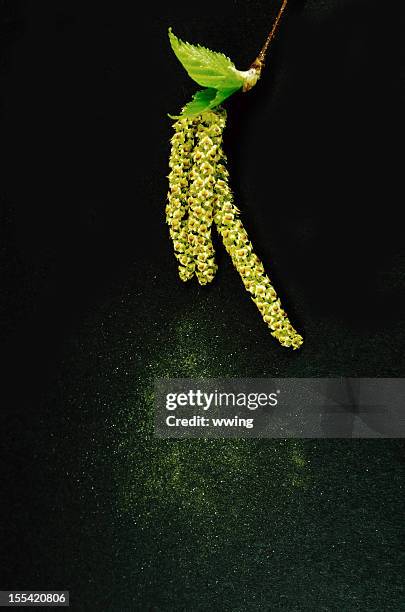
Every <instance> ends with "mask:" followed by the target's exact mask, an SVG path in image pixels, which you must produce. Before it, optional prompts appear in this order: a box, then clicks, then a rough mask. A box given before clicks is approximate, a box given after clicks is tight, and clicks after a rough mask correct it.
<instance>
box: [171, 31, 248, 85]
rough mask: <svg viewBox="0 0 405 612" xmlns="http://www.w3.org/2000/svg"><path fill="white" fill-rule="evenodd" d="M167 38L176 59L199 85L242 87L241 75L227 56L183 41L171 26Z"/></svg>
mask: <svg viewBox="0 0 405 612" xmlns="http://www.w3.org/2000/svg"><path fill="white" fill-rule="evenodd" d="M169 39H170V44H171V46H172V49H173V51H174V53H175V55H176V57H177V59H178V60H179V61H180V62H181V64H182V65H183V66H184V68H185V70H186V71H187V73H188V74H189V76H190V77H191V78H192V79H193V80H194V81H196V83H198V84H199V85H202V86H203V87H208V88H209V89H212V88H214V89H218V90H228V89H233V90H236V89H240V88H241V87H242V85H243V82H244V79H243V76H242V75H241V74H240V73H239V72H238V70H236V68H235V65H234V64H233V62H231V60H230V59H229V57H226V56H225V55H223V54H222V53H217V52H215V51H210V50H209V49H206V48H205V47H201V46H200V45H198V46H195V45H190V44H189V43H187V42H183V41H182V40H180V39H179V38H177V36H175V35H174V34H173V32H172V30H171V28H170V29H169Z"/></svg>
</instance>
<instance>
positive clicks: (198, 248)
mask: <svg viewBox="0 0 405 612" xmlns="http://www.w3.org/2000/svg"><path fill="white" fill-rule="evenodd" d="M225 124H226V111H225V110H224V109H223V108H221V107H217V108H216V109H215V111H207V112H205V113H203V114H202V115H200V116H198V117H196V118H195V119H194V120H193V121H192V120H187V119H182V120H180V121H178V122H176V124H175V130H176V134H175V135H174V137H173V139H172V154H171V166H170V167H171V168H172V172H171V173H170V175H169V181H170V191H169V203H168V205H167V208H166V212H167V222H168V224H169V226H170V234H171V237H172V239H173V242H174V248H175V253H176V257H177V259H178V260H179V262H180V266H179V273H180V277H181V278H182V280H188V279H189V278H191V277H192V276H193V274H194V273H195V274H196V276H197V279H198V281H199V283H200V284H202V285H205V284H206V283H208V282H210V281H211V280H212V279H213V277H214V275H215V271H216V264H215V258H214V247H213V245H212V241H211V225H212V222H213V221H214V222H215V225H216V227H217V230H218V233H219V234H220V236H221V238H222V240H223V243H224V246H225V248H226V250H227V252H228V253H229V255H230V256H231V259H232V263H233V265H234V267H235V268H236V270H237V271H238V273H239V275H240V277H241V279H242V282H243V284H244V286H245V288H246V290H247V291H248V292H249V293H250V294H251V297H252V300H253V301H254V302H255V304H256V306H257V308H258V309H259V311H260V314H261V315H262V317H263V320H264V322H265V323H266V324H267V325H268V327H269V328H270V330H271V334H272V335H273V336H274V337H275V338H276V339H277V340H278V341H279V342H280V344H281V345H282V346H285V347H291V348H293V349H297V348H299V347H300V346H301V345H302V343H303V339H302V336H301V335H300V334H299V333H298V332H296V330H295V329H294V327H293V326H292V325H291V323H290V321H289V319H288V317H287V315H286V313H285V311H284V310H283V308H282V307H281V303H280V300H279V298H278V297H277V293H276V291H275V289H274V287H273V285H272V283H271V281H270V279H269V277H268V276H267V274H266V273H265V270H264V267H263V264H262V262H261V261H260V259H259V258H258V257H257V255H256V254H255V253H254V251H253V246H252V243H251V242H250V240H249V237H248V235H247V232H246V230H245V228H244V227H243V224H242V221H241V220H240V211H239V210H238V208H237V207H236V206H235V204H234V202H233V195H232V191H231V189H230V186H229V174H228V171H227V169H226V165H225V164H226V157H225V154H224V153H223V150H222V134H223V130H224V128H225Z"/></svg>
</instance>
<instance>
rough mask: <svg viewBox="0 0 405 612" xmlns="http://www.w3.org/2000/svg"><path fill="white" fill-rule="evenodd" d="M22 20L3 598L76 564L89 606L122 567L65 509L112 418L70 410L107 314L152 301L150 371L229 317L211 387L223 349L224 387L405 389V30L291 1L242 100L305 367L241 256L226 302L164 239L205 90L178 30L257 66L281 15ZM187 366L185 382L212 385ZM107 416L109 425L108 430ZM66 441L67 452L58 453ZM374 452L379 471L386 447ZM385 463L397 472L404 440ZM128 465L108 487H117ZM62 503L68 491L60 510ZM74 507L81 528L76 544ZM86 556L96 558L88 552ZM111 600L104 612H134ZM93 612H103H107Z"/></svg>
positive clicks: (10, 202)
mask: <svg viewBox="0 0 405 612" xmlns="http://www.w3.org/2000/svg"><path fill="white" fill-rule="evenodd" d="M383 8H384V10H386V6H385V5H384V7H383ZM1 10H2V23H1V27H2V54H1V91H2V93H1V99H2V128H1V139H2V144H3V150H4V152H5V160H4V161H3V165H2V187H1V191H2V196H1V212H0V214H1V217H0V222H1V258H2V261H1V274H2V298H1V313H0V316H1V319H0V326H1V339H2V343H3V349H4V355H5V357H6V365H5V368H4V369H3V382H2V389H3V393H2V395H3V400H2V407H1V417H0V418H1V427H2V429H1V435H2V446H3V450H5V451H6V457H5V462H3V464H2V465H3V468H2V473H3V474H2V475H3V477H4V479H5V485H6V486H5V489H4V491H5V492H4V497H3V498H2V499H5V500H6V503H5V504H4V506H3V510H5V511H6V520H4V521H3V523H2V534H1V537H2V540H3V543H4V545H2V547H1V548H2V555H3V559H2V575H3V576H4V579H3V580H4V586H2V587H1V588H20V586H21V588H53V586H55V588H56V587H59V588H66V587H65V586H64V585H66V584H67V583H69V584H72V583H74V582H75V578H74V576H75V567H80V572H81V574H82V576H85V578H83V584H86V585H87V586H86V588H87V587H88V584H89V582H88V581H89V580H90V582H91V578H89V576H92V575H93V576H95V575H97V573H99V575H100V576H101V575H103V570H102V569H101V568H102V567H105V566H106V565H105V564H106V562H105V560H103V559H104V557H103V555H102V554H101V553H100V555H99V556H97V555H98V553H97V554H96V553H95V552H94V551H93V549H92V548H91V547H92V544H89V548H88V549H87V548H86V551H87V552H85V553H83V551H82V550H81V549H80V546H79V544H77V540H75V535H74V534H73V535H72V531H73V532H74V530H75V525H77V521H79V520H80V521H83V520H89V522H90V519H89V517H87V519H83V515H82V514H81V513H80V511H79V510H78V509H77V508H76V510H73V511H71V514H69V512H70V510H66V507H65V506H64V504H66V503H67V500H68V498H69V497H70V496H72V499H73V500H75V503H77V505H79V504H80V500H82V497H81V495H82V494H81V493H80V494H79V489H80V486H81V485H77V487H75V485H74V483H73V484H71V485H70V486H69V487H68V486H67V485H66V483H64V480H63V478H64V475H65V468H66V466H67V465H68V464H69V465H71V464H72V463H73V462H74V459H72V456H73V455H74V454H75V453H76V452H77V453H79V454H80V452H81V449H82V448H83V447H84V446H85V444H86V443H87V442H88V439H87V438H86V436H84V434H80V431H81V429H80V428H81V427H82V426H83V427H84V425H83V423H84V424H86V423H87V422H88V421H87V420H86V419H90V417H89V413H88V412H86V411H84V413H81V412H80V411H81V408H82V404H80V402H79V400H78V399H77V398H78V397H79V396H78V395H77V396H76V399H77V402H76V404H75V403H74V400H72V401H73V404H71V405H70V408H69V401H70V400H69V401H67V400H66V397H67V393H70V394H71V395H72V397H74V394H75V391H76V392H77V393H79V392H78V391H77V389H78V386H77V385H78V384H79V383H78V382H77V381H79V380H81V377H83V378H86V380H88V381H92V380H96V378H97V375H96V374H95V371H96V368H97V366H96V362H93V361H92V360H91V359H90V357H89V358H88V361H86V357H83V360H84V361H83V363H84V364H86V367H87V368H88V370H86V371H85V370H83V369H82V370H80V368H79V366H77V372H76V371H75V373H74V374H72V372H73V371H74V368H75V365H76V362H75V360H76V357H74V356H72V355H77V354H80V355H86V354H87V355H90V352H89V349H88V342H87V344H86V342H84V344H82V343H81V340H80V338H83V333H84V332H83V328H86V326H88V321H89V320H97V317H99V316H100V312H103V313H104V314H105V316H106V317H108V316H109V314H108V313H109V312H110V310H111V312H114V313H117V312H119V310H120V303H121V304H122V306H121V310H122V311H124V310H125V312H129V310H128V308H129V307H128V304H132V307H131V309H130V313H131V316H128V317H127V318H124V319H120V321H121V323H122V324H123V327H122V329H121V332H120V333H121V334H122V336H125V335H127V334H129V333H133V334H135V335H136V337H137V338H138V342H139V346H142V347H143V348H144V350H145V352H146V353H147V351H148V347H153V346H154V345H155V344H158V342H159V338H160V337H161V336H160V335H159V334H161V333H162V332H161V329H165V326H168V327H167V329H168V331H167V334H166V336H165V339H164V340H165V342H167V343H168V346H170V343H171V341H172V337H171V331H170V330H171V327H170V321H171V320H172V319H173V317H176V316H179V315H181V313H183V312H186V311H187V310H188V309H189V308H190V307H191V308H197V309H198V308H199V305H201V306H200V311H199V312H200V317H202V318H204V317H206V319H207V320H211V319H212V320H213V321H214V319H215V323H212V325H213V331H212V336H211V333H210V329H209V327H207V325H206V326H205V327H203V334H204V338H202V339H201V347H202V350H204V351H205V353H206V356H204V358H202V362H201V363H203V365H204V367H205V370H204V369H203V368H202V369H201V373H202V375H205V374H204V373H207V372H208V375H209V373H210V372H211V373H212V369H211V370H210V367H209V353H210V350H211V349H212V346H211V343H212V342H214V343H215V341H214V337H215V338H219V341H218V342H219V343H221V342H222V343H223V346H224V347H226V350H227V351H228V352H229V354H230V355H231V356H230V357H229V361H228V362H226V361H225V364H226V367H225V366H224V368H223V369H222V370H221V367H219V366H218V369H217V370H216V374H219V375H221V374H223V375H225V376H226V375H228V376H232V375H233V376H271V375H279V376H289V375H291V376H332V377H339V376H345V375H347V376H403V375H404V362H403V343H404V342H403V341H404V328H403V324H402V320H401V319H402V318H403V316H402V313H403V310H404V299H403V298H404V288H403V283H402V280H401V279H402V278H403V250H402V243H403V239H402V234H403V232H402V231H401V228H400V227H399V224H398V222H397V221H396V220H395V216H394V213H393V212H392V210H393V209H395V207H398V206H400V205H401V201H402V198H401V195H400V191H399V179H398V177H399V161H400V160H399V156H398V137H397V134H398V130H399V121H400V119H399V112H398V107H397V104H398V102H397V90H396V86H395V81H394V77H395V74H394V71H396V61H395V60H396V57H397V53H398V51H397V48H396V45H395V36H394V34H396V30H395V28H396V24H397V15H396V12H395V10H394V7H393V6H391V5H390V10H389V11H388V12H387V13H383V10H382V4H381V2H372V1H365V0H364V1H362V0H351V1H349V0H347V1H340V2H339V1H337V0H336V1H334V0H330V1H322V0H312V1H307V2H304V1H303V2H299V1H298V0H295V1H291V3H290V6H289V8H288V11H287V13H286V15H285V17H284V18H283V23H282V26H281V29H280V32H279V34H278V35H277V39H276V41H275V42H274V44H273V46H272V49H271V53H270V56H269V60H268V65H267V66H266V70H265V72H264V74H263V77H262V79H261V81H260V82H259V84H258V85H257V86H256V87H255V88H254V89H253V90H252V91H251V92H250V93H248V94H237V95H235V96H234V97H233V98H232V99H231V100H230V101H229V102H228V103H227V109H228V126H227V131H226V136H225V148H226V151H227V154H228V158H229V167H230V173H231V177H232V185H233V189H234V192H235V196H236V203H237V205H238V206H239V207H240V208H241V210H242V216H243V219H244V222H245V225H246V227H247V229H248V231H249V235H250V236H251V239H252V241H253V244H254V245H255V248H256V250H257V252H258V254H259V255H260V256H261V257H262V259H263V261H264V263H265V267H266V269H270V272H271V276H272V278H273V279H274V281H275V285H276V288H277V289H278V290H279V292H280V295H281V298H282V301H283V303H284V305H285V306H286V309H287V311H288V313H289V314H290V318H291V319H292V321H293V322H294V323H295V325H296V327H297V328H298V329H299V330H300V331H302V332H303V335H304V340H305V344H304V347H303V349H302V351H300V352H299V353H297V352H294V353H292V352H290V351H288V350H286V349H282V348H281V347H279V346H278V345H277V344H276V342H275V341H274V340H273V339H272V338H271V336H270V334H269V333H268V330H267V329H266V328H265V326H264V325H263V323H262V322H261V320H260V317H259V315H258V313H257V311H256V309H255V307H254V305H253V304H252V303H251V302H250V300H249V298H248V296H247V295H246V293H245V292H244V290H243V287H242V285H241V283H240V282H239V279H238V278H237V275H236V273H235V272H234V271H233V270H232V267H231V264H230V263H229V261H228V258H227V256H226V254H225V253H224V251H223V249H222V248H221V247H220V245H218V251H219V253H218V261H219V265H220V271H219V273H218V278H217V279H216V280H215V282H214V284H213V286H212V287H209V288H206V289H203V290H201V289H200V288H198V287H195V286H190V287H189V286H184V285H183V284H182V283H180V281H178V280H177V278H176V265H175V260H174V257H173V256H172V253H171V244H170V241H169V239H168V232H167V227H166V226H165V223H164V207H165V198H166V192H167V179H166V175H167V173H168V154H169V139H170V136H171V125H170V119H169V118H168V117H167V113H174V114H176V112H178V111H179V109H180V108H181V106H182V105H183V104H184V103H185V102H186V101H188V100H189V99H190V98H191V96H192V94H193V93H194V91H195V84H193V83H192V81H191V80H190V79H189V77H188V76H187V75H186V73H185V72H184V71H183V69H182V67H181V66H180V64H179V63H178V61H177V60H176V58H175V57H174V55H173V54H172V52H171V50H170V47H169V44H168V38H167V28H168V27H169V26H172V27H173V30H174V32H175V33H176V34H177V35H178V36H179V37H180V38H182V39H184V40H188V41H189V42H194V43H202V44H204V45H206V46H207V47H209V48H211V49H215V50H220V51H222V52H224V53H226V54H227V55H229V56H230V57H231V58H232V59H233V60H234V62H235V64H236V66H237V67H239V68H241V69H246V68H247V67H248V66H249V64H250V62H251V61H252V60H253V59H254V57H255V56H256V54H257V52H258V50H259V48H260V47H261V44H262V42H263V41H264V39H265V37H266V34H267V31H268V30H269V26H270V24H271V23H272V21H273V19H274V16H275V14H276V11H277V3H275V2H258V1H257V2H256V1H249V2H239V1H230V0H229V1H221V2H218V1H217V2H210V1H205V2H204V3H191V2H187V3H186V2H171V3H165V4H164V6H161V7H159V6H158V5H157V4H156V3H147V4H145V5H143V6H142V10H141V9H140V8H139V7H138V5H135V4H134V3H118V4H117V3H115V4H114V3H103V2H97V3H90V2H87V3H86V2H73V1H69V2H67V1H66V2H63V1H60V0H58V1H55V2H49V3H48V2H40V3H30V2H22V1H16V2H3V3H2V4H1ZM137 296H138V297H139V296H141V298H139V299H135V298H136V297H137ZM124 323H125V324H124ZM86 329H87V328H86ZM91 329H93V328H91V326H90V331H88V334H89V335H91V333H92V332H91ZM214 332H215V333H214ZM192 333H193V332H192ZM215 334H217V335H215ZM78 338H79V340H78ZM192 338H193V341H194V340H195V339H196V338H197V341H198V338H199V336H198V334H197V333H195V334H194V335H192ZM75 343H76V344H75ZM72 344H74V346H75V350H76V353H75V352H74V351H73V350H72V348H71V346H72ZM215 346H217V345H215ZM86 347H87V348H86ZM183 349H184V351H186V350H187V346H186V345H184V346H183ZM140 350H141V349H140ZM86 351H87V353H86ZM224 351H225V349H224ZM140 354H141V353H140ZM207 355H208V356H207ZM216 357H217V356H216V352H215V347H214V349H212V360H215V359H216ZM145 359H146V357H145ZM73 362H75V363H73ZM78 363H79V364H80V363H81V362H80V359H79V360H78ZM174 363H175V364H180V366H179V367H178V368H177V369H176V367H174V369H172V370H171V372H170V374H171V375H172V376H175V375H178V376H182V375H187V374H190V371H189V370H187V368H186V367H185V366H184V368H182V367H181V361H180V362H176V361H175V362H174ZM89 364H90V365H89ZM231 364H232V365H231ZM207 368H208V369H207ZM197 371H198V370H197ZM157 373H158V374H160V372H159V371H157ZM192 373H193V374H195V373H196V372H195V371H193V372H192ZM55 381H59V382H58V384H59V386H58V384H57V383H55ZM60 381H62V383H61V382H60ZM89 384H90V383H89ZM92 388H93V389H94V388H96V385H95V384H94V385H93V387H92ZM119 388H120V387H119V386H118V387H117V389H119ZM66 389H68V392H67V391H66ZM69 398H70V395H69ZM83 401H84V400H83ZM79 404H80V408H79ZM72 406H73V407H72ZM93 408H94V406H93ZM69 409H70V410H71V411H72V415H73V416H72V415H71V416H70V417H68V416H66V414H67V411H69ZM82 414H84V416H80V415H82ZM103 414H104V413H102V411H101V412H100V413H98V412H97V410H96V409H95V408H94V411H93V412H92V416H91V419H92V422H93V421H94V422H97V420H98V419H101V420H102V418H103ZM69 418H70V419H73V421H72V420H71V421H70V422H69ZM72 423H73V424H74V425H75V426H77V427H78V429H79V434H78V435H77V436H76V433H77V430H76V431H73V432H72V429H71V426H72ZM55 431H58V432H59V434H57V435H59V436H60V439H62V437H66V440H67V442H66V444H65V443H64V442H60V443H59V446H58V444H56V447H55V446H54V442H52V439H51V438H52V436H53V435H54V432H55ZM60 432H62V433H60ZM100 435H101V438H102V439H104V438H103V436H104V433H101V434H100ZM58 439H59V438H58ZM64 444H65V445H64ZM325 444H326V443H325ZM75 445H77V447H76V446H75ZM55 448H56V449H57V453H58V457H59V458H58V460H57V461H56V462H55V466H56V467H53V468H52V469H51V468H49V465H50V464H51V462H52V457H53V456H54V455H53V454H54V453H55ZM324 448H325V449H326V446H325V447H324ZM336 448H337V447H336ZM363 448H365V447H363ZM368 448H369V450H368V451H367V453H369V454H367V457H368V458H370V457H372V456H373V453H374V450H373V449H374V448H375V447H373V448H371V447H368ZM380 448H381V449H382V450H381V452H382V454H383V455H386V456H388V457H389V458H392V461H393V462H395V461H397V459H398V453H399V452H400V447H399V446H395V443H394V442H392V443H388V442H387V443H386V446H384V448H382V447H380ZM61 449H62V450H61ZM328 449H329V447H328ZM63 452H66V459H64V456H63ZM325 452H326V450H325ZM328 452H329V451H328ZM390 460H391V459H388V460H387V461H388V462H389V461H390ZM107 463H108V462H106V464H104V463H103V466H104V467H103V468H100V470H101V471H100V472H99V473H98V477H99V479H100V482H108V477H109V476H108V469H107V467H106V465H107ZM77 469H79V468H77ZM105 470H107V472H106V471H105ZM106 473H107V476H106ZM105 486H106V487H107V489H108V486H109V485H107V484H106V485H105ZM49 490H53V491H56V493H54V497H53V501H52V502H50V501H49V498H48V495H49ZM104 493H105V492H104ZM379 494H380V495H381V497H382V499H383V498H384V489H383V485H382V488H381V489H380V490H379ZM104 497H105V495H104ZM55 499H56V501H55ZM97 503H98V502H97ZM359 505H360V506H361V501H360V502H359ZM55 508H58V512H62V515H61V516H65V517H66V516H67V515H68V516H69V517H70V518H69V526H68V525H67V524H65V523H64V526H63V529H64V530H65V540H63V539H62V542H61V543H59V544H56V543H55V539H54V536H55V534H56V533H57V526H58V520H59V519H58V518H57V516H56V514H55V512H56V510H55ZM97 509H99V506H98V505H97V504H96V506H95V508H94V509H93V510H92V512H94V513H95V514H91V513H90V514H91V521H92V520H93V518H94V516H95V515H96V514H97ZM99 510H100V509H99ZM102 511H103V510H102V509H101V510H100V512H102ZM104 511H105V509H104ZM75 512H76V514H75ZM63 513H65V514H63ZM66 513H68V514H66ZM61 520H62V522H63V520H65V519H61ZM94 520H96V519H94ZM75 521H76V522H75ZM47 524H50V525H51V526H50V528H49V533H48V532H47V530H46V525H47ZM89 529H90V527H89ZM66 534H68V535H66ZM76 535H77V534H76ZM99 535H100V534H99V533H98V536H99ZM117 537H118V539H119V537H120V536H117ZM70 538H72V540H71V539H70ZM105 538H106V539H105V541H103V546H104V547H105V549H108V550H110V548H109V547H110V545H111V543H110V542H109V541H108V542H107V536H105ZM90 540H91V539H90ZM72 541H73V542H75V546H76V547H78V548H74V546H73V544H72V549H70V548H69V546H70V544H69V543H70V542H72ZM66 542H68V543H66ZM44 550H45V551H49V558H46V555H45V557H44ZM77 550H79V553H77ZM111 550H112V549H111ZM66 551H68V552H66ZM75 551H76V552H75ZM38 554H39V555H40V560H39V561H38V560H37V561H36V562H35V563H34V564H32V563H31V561H30V559H31V558H32V556H33V555H36V558H37V559H38ZM65 554H67V555H68V556H69V555H70V556H69V559H71V560H70V562H69V563H70V565H69V572H70V573H66V572H67V570H66V571H65V573H64V570H63V567H64V566H63V561H62V558H63V555H65ZM106 554H107V553H106ZM108 554H109V553H108ZM111 554H112V553H111ZM41 555H42V557H41ZM55 558H57V559H58V560H57V561H55ZM54 563H56V569H55V572H54V574H52V567H53V564H54ZM75 564H76V565H75ZM107 565H108V564H107ZM72 576H73V578H72ZM94 579H95V580H96V582H97V578H94ZM86 580H87V582H86ZM119 580H121V581H122V583H124V582H125V577H121V578H120V579H119ZM79 582H80V581H79ZM2 583H3V581H2ZM83 584H81V588H82V589H83V592H86V588H85V587H84V586H83ZM77 588H80V587H77ZM163 588H166V587H164V585H163V586H162V589H163ZM76 592H77V591H76ZM93 595H94V594H93ZM158 599H159V598H158ZM102 601H104V603H103V604H100V606H101V607H99V608H98V609H117V610H118V609H120V608H119V606H117V607H115V608H114V606H113V605H112V604H111V603H108V605H107V604H106V603H105V601H107V600H106V599H103V600H102ZM141 601H142V607H141V608H139V609H145V608H144V606H146V605H150V606H152V605H153V602H154V601H155V600H154V599H153V597H152V596H150V594H148V595H147V596H146V595H145V599H144V600H143V599H142V598H141ZM145 602H146V603H145ZM341 603H342V602H340V601H339V602H338V603H337V604H336V605H337V606H338V607H339V606H340V608H341ZM380 603H381V602H380ZM108 606H110V607H108ZM353 606H354V604H353ZM382 607H383V608H384V601H383V602H382ZM77 609H79V606H77ZM80 609H81V608H80ZM83 609H93V608H92V607H91V604H90V603H89V602H88V603H87V605H84V607H83ZM123 609H127V608H123ZM128 609H129V608H128ZM133 609H138V608H136V606H135V604H134V608H133ZM156 609H160V608H159V607H158V608H156ZM161 609H175V608H173V607H170V606H169V607H166V608H165V607H164V605H162V608H161ZM196 609H200V608H196ZM201 609H203V608H201ZM246 609H250V608H246ZM251 609H252V610H253V609H260V608H254V607H252V608H251ZM275 609H276V608H275ZM291 609H295V608H291ZM331 609H335V608H331ZM347 609H352V608H349V607H347ZM353 609H355V608H354V607H353ZM380 609H381V606H380Z"/></svg>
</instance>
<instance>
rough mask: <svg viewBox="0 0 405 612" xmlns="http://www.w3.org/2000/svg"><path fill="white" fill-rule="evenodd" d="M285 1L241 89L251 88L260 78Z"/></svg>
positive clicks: (285, 0) (285, 4)
mask: <svg viewBox="0 0 405 612" xmlns="http://www.w3.org/2000/svg"><path fill="white" fill-rule="evenodd" d="M287 1H288V0H283V3H282V5H281V7H280V10H279V11H278V14H277V17H276V19H275V21H274V23H273V27H272V28H271V30H270V32H269V35H268V37H267V38H266V41H265V43H264V45H263V47H262V48H261V50H260V52H259V55H258V56H257V57H256V59H255V60H254V62H253V63H252V64H251V65H250V68H249V70H248V71H247V73H250V76H249V78H247V79H246V80H245V84H244V86H243V91H249V90H250V89H252V87H253V86H254V85H256V83H257V81H258V80H259V78H260V75H261V72H262V70H263V67H264V64H265V60H266V54H267V50H268V48H269V46H270V43H271V42H272V40H273V38H274V36H275V34H276V32H277V29H278V26H279V25H280V20H281V17H282V14H283V13H284V10H285V8H286V6H287Z"/></svg>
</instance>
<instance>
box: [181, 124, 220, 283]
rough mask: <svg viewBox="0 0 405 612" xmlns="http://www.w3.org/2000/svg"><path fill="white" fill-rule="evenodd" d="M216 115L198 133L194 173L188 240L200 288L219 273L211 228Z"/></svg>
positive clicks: (215, 153) (216, 133)
mask: <svg viewBox="0 0 405 612" xmlns="http://www.w3.org/2000/svg"><path fill="white" fill-rule="evenodd" d="M218 135H219V134H218V126H217V120H216V116H215V113H204V115H202V116H201V118H200V122H199V124H198V127H197V131H196V140H195V145H194V150H193V153H192V161H193V167H192V169H191V172H190V190H189V198H188V205H189V216H188V223H187V229H188V241H189V244H190V245H191V247H192V254H193V257H194V264H195V274H196V276H197V279H198V282H199V283H200V285H206V284H207V283H210V282H211V281H212V280H213V278H214V276H215V273H216V271H217V265H216V263H215V252H214V246H213V244H212V239H211V226H212V221H213V216H214V199H215V193H214V189H215V181H216V177H215V172H216V161H217V158H218V154H219V146H220V141H219V140H218Z"/></svg>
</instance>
